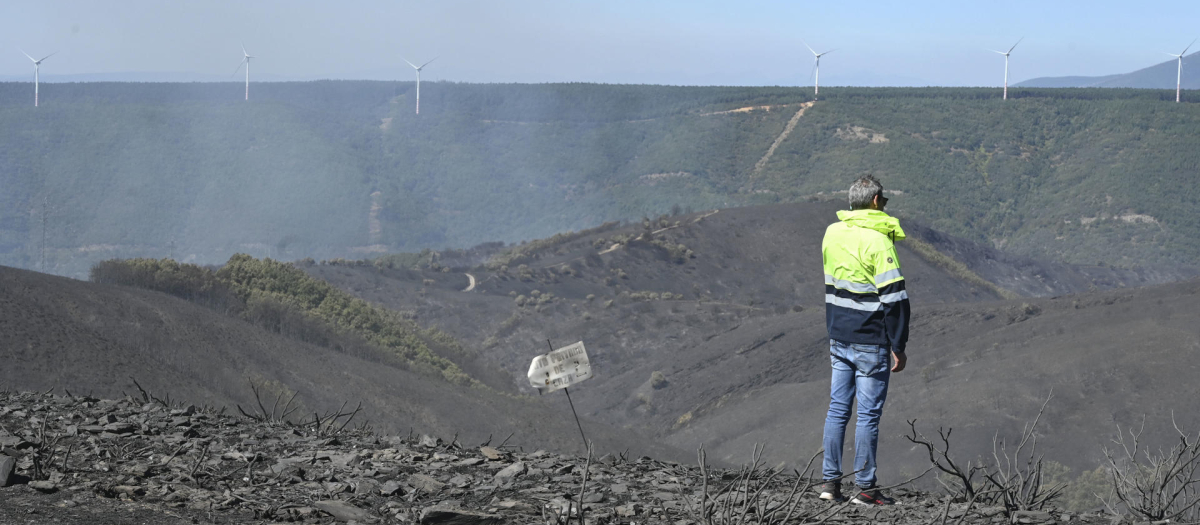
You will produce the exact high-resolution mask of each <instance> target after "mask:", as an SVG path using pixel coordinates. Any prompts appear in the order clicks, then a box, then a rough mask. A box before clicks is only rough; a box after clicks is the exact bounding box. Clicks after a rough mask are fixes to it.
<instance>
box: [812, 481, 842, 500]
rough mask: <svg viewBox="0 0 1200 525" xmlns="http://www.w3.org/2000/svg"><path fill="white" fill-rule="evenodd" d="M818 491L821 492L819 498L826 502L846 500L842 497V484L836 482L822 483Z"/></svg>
mask: <svg viewBox="0 0 1200 525" xmlns="http://www.w3.org/2000/svg"><path fill="white" fill-rule="evenodd" d="M818 490H820V491H821V495H820V496H818V497H819V498H821V499H823V500H825V501H842V500H845V499H846V498H844V497H842V484H841V483H838V482H836V481H826V482H825V483H822V484H821V485H820V486H819V488H818Z"/></svg>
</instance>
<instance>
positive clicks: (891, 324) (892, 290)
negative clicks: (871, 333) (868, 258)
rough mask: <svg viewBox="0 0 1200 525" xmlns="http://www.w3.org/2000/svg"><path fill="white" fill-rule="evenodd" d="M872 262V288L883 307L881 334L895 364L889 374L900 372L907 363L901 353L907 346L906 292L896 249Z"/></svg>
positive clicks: (882, 254)
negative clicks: (886, 340) (889, 347)
mask: <svg viewBox="0 0 1200 525" xmlns="http://www.w3.org/2000/svg"><path fill="white" fill-rule="evenodd" d="M873 259H874V260H873V261H872V262H873V263H874V266H875V288H876V289H877V290H879V302H880V304H881V306H882V307H883V325H884V330H885V331H886V332H887V338H888V343H889V344H890V345H891V347H892V355H893V357H894V358H895V361H896V364H895V366H893V368H892V371H893V372H899V371H901V370H904V365H905V364H906V361H907V357H906V356H905V353H904V350H905V346H906V345H907V344H908V317H909V309H908V291H907V290H906V289H905V285H904V275H903V274H902V273H901V272H900V259H899V258H898V257H897V256H896V249H895V247H892V248H890V249H887V250H883V251H880V252H879V253H877V254H875V256H874V257H873Z"/></svg>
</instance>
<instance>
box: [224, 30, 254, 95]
mask: <svg viewBox="0 0 1200 525" xmlns="http://www.w3.org/2000/svg"><path fill="white" fill-rule="evenodd" d="M251 58H254V57H253V56H252V55H250V53H247V52H246V45H245V44H243V45H242V61H241V62H240V63H238V67H237V69H235V70H233V75H236V74H237V72H238V71H240V70H241V69H242V66H246V100H250V59H251ZM233 75H229V76H233Z"/></svg>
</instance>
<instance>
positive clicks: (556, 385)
mask: <svg viewBox="0 0 1200 525" xmlns="http://www.w3.org/2000/svg"><path fill="white" fill-rule="evenodd" d="M546 344H547V345H549V346H550V353H548V354H545V355H539V356H537V357H535V358H533V362H532V363H530V364H529V373H528V376H529V384H530V385H531V386H533V387H534V388H536V389H537V390H538V393H539V394H545V393H548V392H553V391H555V390H562V391H563V392H564V393H566V394H567V403H568V404H570V405H571V414H572V415H574V416H575V426H577V427H579V436H580V437H582V438H583V447H584V449H587V448H588V440H587V436H586V435H584V433H583V425H581V424H580V423H579V414H578V413H577V412H575V402H574V401H572V400H571V391H570V390H569V389H568V387H570V386H571V385H574V384H576V383H579V382H581V381H583V380H585V379H590V378H591V377H592V364H591V362H589V361H588V356H587V350H586V349H585V348H584V347H583V341H579V342H578V343H575V344H572V345H568V346H564V347H562V348H559V349H558V350H555V349H554V345H553V344H551V343H550V340H549V339H547V340H546Z"/></svg>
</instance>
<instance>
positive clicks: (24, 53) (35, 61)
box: [18, 49, 37, 64]
mask: <svg viewBox="0 0 1200 525" xmlns="http://www.w3.org/2000/svg"><path fill="white" fill-rule="evenodd" d="M18 51H21V54H22V55H25V56H26V57H27V58H29V60H32V61H33V62H34V63H35V64H36V63H37V59H36V58H33V57H31V56H29V53H26V52H25V51H24V50H20V49H18Z"/></svg>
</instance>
